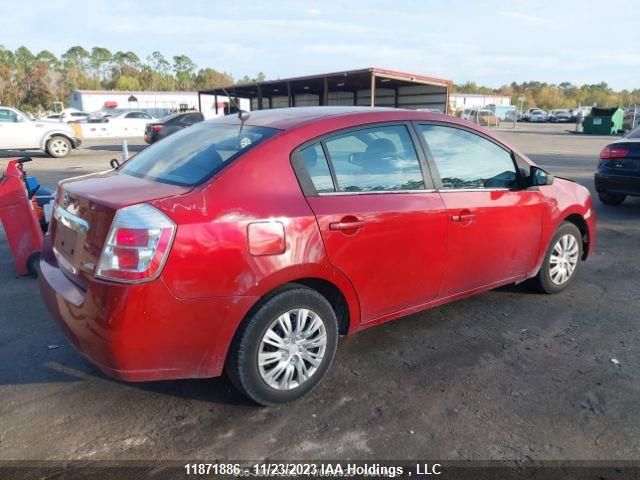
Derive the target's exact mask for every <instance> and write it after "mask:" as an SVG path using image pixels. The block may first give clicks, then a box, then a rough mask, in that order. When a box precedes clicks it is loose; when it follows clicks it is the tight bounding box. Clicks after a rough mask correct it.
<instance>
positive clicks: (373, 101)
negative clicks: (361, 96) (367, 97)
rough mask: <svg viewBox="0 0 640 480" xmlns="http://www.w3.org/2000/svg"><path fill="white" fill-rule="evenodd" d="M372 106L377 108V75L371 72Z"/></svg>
mask: <svg viewBox="0 0 640 480" xmlns="http://www.w3.org/2000/svg"><path fill="white" fill-rule="evenodd" d="M371 106H372V107H375V106H376V74H375V73H373V72H371Z"/></svg>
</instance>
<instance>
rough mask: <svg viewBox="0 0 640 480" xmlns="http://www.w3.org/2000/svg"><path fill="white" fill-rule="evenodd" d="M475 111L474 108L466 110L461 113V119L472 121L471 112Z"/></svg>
mask: <svg viewBox="0 0 640 480" xmlns="http://www.w3.org/2000/svg"><path fill="white" fill-rule="evenodd" d="M473 111H474V109H473V108H465V109H464V110H462V111H461V112H460V118H462V119H464V120H471V118H470V117H471V112H473Z"/></svg>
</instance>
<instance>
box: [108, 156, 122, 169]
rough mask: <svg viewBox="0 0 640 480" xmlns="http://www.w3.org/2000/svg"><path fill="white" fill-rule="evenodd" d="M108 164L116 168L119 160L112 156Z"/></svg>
mask: <svg viewBox="0 0 640 480" xmlns="http://www.w3.org/2000/svg"><path fill="white" fill-rule="evenodd" d="M109 165H111V168H113V169H114V170H116V169H117V168H118V167H119V166H120V162H118V159H117V158H112V159H111V161H110V162H109Z"/></svg>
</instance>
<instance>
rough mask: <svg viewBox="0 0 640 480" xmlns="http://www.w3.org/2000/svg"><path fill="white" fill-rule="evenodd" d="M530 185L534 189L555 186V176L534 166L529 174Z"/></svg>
mask: <svg viewBox="0 0 640 480" xmlns="http://www.w3.org/2000/svg"><path fill="white" fill-rule="evenodd" d="M529 184H530V185H531V186H532V187H539V186H542V185H551V184H553V175H551V174H550V173H549V172H547V171H546V170H544V169H542V168H540V167H535V166H533V167H531V173H530V174H529Z"/></svg>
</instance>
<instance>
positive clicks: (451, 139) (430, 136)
mask: <svg viewBox="0 0 640 480" xmlns="http://www.w3.org/2000/svg"><path fill="white" fill-rule="evenodd" d="M420 131H421V132H422V134H423V135H424V138H425V140H426V142H427V145H428V147H429V150H430V151H431V155H432V156H433V160H434V161H435V164H436V167H437V168H438V173H439V174H440V179H441V181H442V189H443V190H454V189H484V188H514V187H516V186H518V177H517V175H516V169H515V165H514V163H513V159H512V158H511V153H510V152H508V151H506V150H504V149H503V148H501V147H499V146H498V145H496V144H495V143H493V142H491V141H489V140H487V139H486V138H483V137H481V136H480V135H476V134H475V133H471V132H468V131H466V130H461V129H459V128H454V127H444V126H441V125H420Z"/></svg>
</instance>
